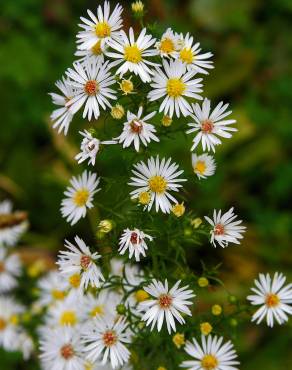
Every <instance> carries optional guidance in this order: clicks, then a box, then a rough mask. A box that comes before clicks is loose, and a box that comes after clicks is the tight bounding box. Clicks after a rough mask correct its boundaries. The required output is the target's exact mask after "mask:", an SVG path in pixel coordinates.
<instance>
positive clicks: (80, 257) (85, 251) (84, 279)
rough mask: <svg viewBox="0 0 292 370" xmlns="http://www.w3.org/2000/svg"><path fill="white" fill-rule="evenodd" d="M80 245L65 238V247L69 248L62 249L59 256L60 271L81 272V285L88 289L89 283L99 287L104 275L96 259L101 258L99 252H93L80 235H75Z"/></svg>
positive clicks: (67, 272) (70, 273)
mask: <svg viewBox="0 0 292 370" xmlns="http://www.w3.org/2000/svg"><path fill="white" fill-rule="evenodd" d="M75 242H76V244H77V246H78V247H76V246H75V245H74V244H72V243H70V242H69V241H68V240H65V247H66V248H68V250H65V251H61V252H60V253H59V256H58V261H57V265H59V268H60V271H61V273H62V274H64V275H66V276H72V275H74V274H79V275H80V277H81V281H80V287H82V288H84V289H87V287H88V286H89V285H91V286H92V287H96V288H98V287H99V286H100V281H103V280H104V277H103V275H102V273H101V271H100V268H99V267H98V266H96V261H97V260H98V259H99V258H101V256H100V255H99V254H98V253H97V252H94V253H91V252H90V249H89V247H87V245H86V244H85V243H84V241H83V240H82V239H81V238H79V237H78V236H76V237H75Z"/></svg>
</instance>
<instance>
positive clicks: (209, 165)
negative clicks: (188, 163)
mask: <svg viewBox="0 0 292 370" xmlns="http://www.w3.org/2000/svg"><path fill="white" fill-rule="evenodd" d="M192 166H193V170H194V173H195V174H196V175H197V176H198V179H206V178H207V177H208V176H212V175H214V173H215V169H216V164H215V160H214V157H213V156H211V155H208V154H205V153H204V154H201V155H197V154H192Z"/></svg>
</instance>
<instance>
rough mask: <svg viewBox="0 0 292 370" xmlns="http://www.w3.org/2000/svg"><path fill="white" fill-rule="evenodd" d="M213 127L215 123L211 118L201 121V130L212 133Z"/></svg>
mask: <svg viewBox="0 0 292 370" xmlns="http://www.w3.org/2000/svg"><path fill="white" fill-rule="evenodd" d="M213 128H214V124H213V122H212V121H210V120H209V119H206V120H205V121H203V122H202V123H201V130H202V131H203V132H204V133H206V134H210V133H211V132H212V131H213Z"/></svg>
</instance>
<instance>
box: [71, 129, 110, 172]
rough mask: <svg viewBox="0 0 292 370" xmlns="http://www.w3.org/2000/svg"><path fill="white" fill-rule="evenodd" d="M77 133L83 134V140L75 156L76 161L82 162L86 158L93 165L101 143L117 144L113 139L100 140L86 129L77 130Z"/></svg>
mask: <svg viewBox="0 0 292 370" xmlns="http://www.w3.org/2000/svg"><path fill="white" fill-rule="evenodd" d="M79 133H80V134H81V135H82V136H83V140H82V142H81V146H80V150H81V152H80V153H78V154H77V155H76V156H75V159H76V160H77V161H78V163H82V162H84V161H86V160H87V159H88V164H91V165H92V166H94V165H95V159H96V156H97V154H98V153H99V151H100V149H101V146H102V145H109V144H117V142H116V141H115V140H107V141H101V140H99V139H97V138H95V137H93V136H92V135H91V133H90V132H88V131H86V130H84V131H83V132H82V131H79Z"/></svg>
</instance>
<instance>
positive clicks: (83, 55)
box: [74, 41, 106, 64]
mask: <svg viewBox="0 0 292 370" xmlns="http://www.w3.org/2000/svg"><path fill="white" fill-rule="evenodd" d="M105 50H106V47H105V46H104V47H102V46H101V41H97V43H96V44H95V45H94V46H93V47H92V48H90V49H89V50H79V49H77V50H76V52H75V54H74V55H75V56H76V57H78V59H77V61H78V62H79V63H80V64H82V63H84V62H86V60H87V59H93V60H98V59H100V60H101V62H102V63H104V52H105Z"/></svg>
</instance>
